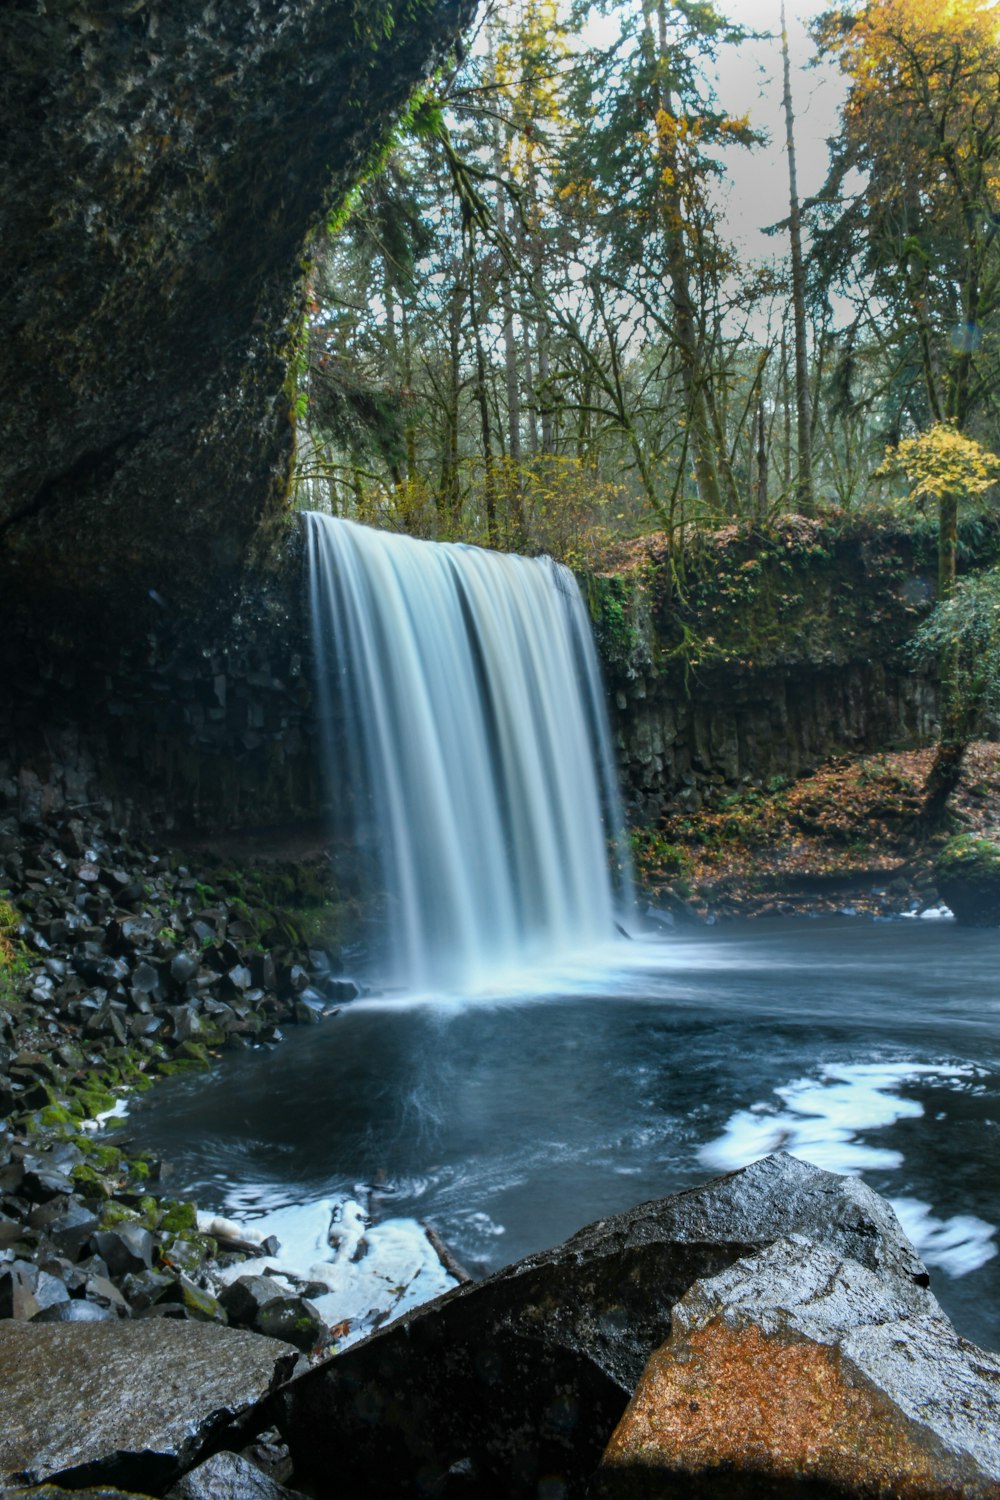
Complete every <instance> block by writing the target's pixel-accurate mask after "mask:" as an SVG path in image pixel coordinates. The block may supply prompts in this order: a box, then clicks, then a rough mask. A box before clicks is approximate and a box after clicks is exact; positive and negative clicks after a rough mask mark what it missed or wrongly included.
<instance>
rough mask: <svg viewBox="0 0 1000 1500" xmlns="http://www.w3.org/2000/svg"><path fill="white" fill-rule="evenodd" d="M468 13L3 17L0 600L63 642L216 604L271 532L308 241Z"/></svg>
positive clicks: (126, 1)
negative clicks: (266, 529)
mask: <svg viewBox="0 0 1000 1500" xmlns="http://www.w3.org/2000/svg"><path fill="white" fill-rule="evenodd" d="M473 10H474V6H473V5H472V4H471V3H470V0H412V3H411V0H406V3H404V0H268V3H265V0H226V3H225V4H220V5H213V4H206V3H205V0H169V3H167V0H151V3H148V4H143V5H136V4H134V3H132V0H102V3H97V0H84V3H82V4H79V3H76V0H72V3H71V0H49V3H48V4H46V5H44V6H39V5H38V4H36V3H35V0H10V3H8V4H6V5H5V6H4V7H3V12H2V17H0V77H2V79H3V87H2V89H0V135H2V138H3V141H4V152H3V166H2V174H3V182H2V194H0V200H2V204H3V220H2V233H0V243H2V245H3V261H2V275H0V335H2V337H0V455H2V460H0V539H2V546H0V556H2V564H0V598H3V599H4V601H5V604H8V605H9V604H10V603H12V602H14V601H15V600H20V601H21V604H22V605H23V606H24V607H25V608H27V609H31V610H32V611H33V612H34V618H35V620H36V622H41V621H42V620H43V619H44V615H45V613H46V612H48V614H49V616H50V619H51V620H52V623H53V625H54V627H55V629H56V630H57V631H58V630H59V628H60V627H61V628H62V629H63V631H64V632H65V634H66V636H67V639H69V637H70V630H69V626H70V621H71V620H72V622H73V627H74V629H75V630H76V631H79V630H80V629H81V627H82V628H83V632H84V634H85V636H86V637H88V638H90V639H91V640H93V639H95V638H99V637H100V636H101V635H102V633H104V632H108V633H110V632H111V630H112V629H113V625H112V621H113V620H117V621H119V622H120V623H121V624H122V625H123V626H124V627H125V629H126V630H127V631H128V633H129V634H130V635H135V634H136V633H137V630H138V628H139V623H138V622H139V620H140V619H141V618H142V617H143V616H147V617H149V616H152V615H156V614H157V613H158V612H159V613H160V614H161V615H162V614H163V613H164V611H167V612H173V611H176V610H177V609H178V607H179V606H181V605H184V604H187V603H190V602H191V601H195V602H201V603H205V601H206V600H209V599H212V598H215V599H218V598H219V597H220V593H221V594H222V595H225V594H226V592H227V591H226V588H225V581H226V580H227V579H230V580H231V579H233V578H234V577H235V575H236V574H237V572H238V570H239V568H240V566H241V564H242V563H243V562H244V561H245V559H246V556H247V552H248V547H249V544H250V542H251V539H252V538H253V537H254V536H255V534H259V532H260V528H261V526H262V524H265V523H267V522H268V520H270V521H271V522H272V523H273V522H274V520H275V518H276V517H278V516H280V514H281V511H282V507H283V505H284V502H285V497H286V494H287V489H288V481H289V469H290V463H291V454H292V441H293V433H292V421H291V416H290V413H291V408H292V403H293V399H294V392H293V391H292V389H291V387H290V381H289V365H290V359H291V354H292V348H293V339H294V330H295V328H296V326H297V323H298V321H299V319H300V317H301V312H302V305H303V292H302V282H303V275H302V272H303V256H304V252H305V248H306V244H307V240H308V237H309V235H310V234H311V232H312V231H313V230H314V229H315V227H316V226H317V225H318V224H319V223H321V222H322V220H323V219H324V217H325V215H326V214H327V212H328V211H329V209H330V207H331V206H332V205H333V204H335V203H337V202H338V201H340V200H342V199H343V198H344V196H345V194H346V193H347V192H348V191H349V189H350V188H351V187H352V186H353V185H354V184H355V183H356V182H357V181H358V179H359V177H360V175H361V173H362V171H363V169H364V167H365V165H366V163H368V162H369V161H370V159H371V157H372V155H373V153H374V152H375V151H376V150H377V149H378V147H379V145H380V143H381V141H382V140H384V138H385V137H386V135H387V133H388V131H389V130H390V128H391V127H392V125H393V124H394V122H395V120H396V119H397V118H398V115H399V113H400V112H401V110H402V109H403V107H404V106H405V104H406V101H407V99H408V96H409V94H410V92H411V90H412V89H413V88H414V86H415V85H416V84H417V83H418V82H420V80H421V79H423V78H425V77H426V76H427V75H428V74H429V73H430V72H431V71H432V70H433V67H434V64H435V62H436V61H437V60H439V59H441V58H442V56H443V55H444V53H445V52H446V51H447V49H448V48H449V47H450V46H451V44H452V43H453V41H454V39H455V36H456V33H457V31H458V29H459V27H460V26H461V25H462V24H463V23H465V22H466V21H468V20H469V19H470V18H471V14H472V12H473Z"/></svg>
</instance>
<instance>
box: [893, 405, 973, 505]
mask: <svg viewBox="0 0 1000 1500" xmlns="http://www.w3.org/2000/svg"><path fill="white" fill-rule="evenodd" d="M875 473H876V475H877V476H878V477H880V478H881V477H886V476H892V475H895V474H903V475H904V476H905V477H906V480H907V482H908V484H909V486H910V499H911V500H919V499H923V498H924V497H930V498H931V499H934V500H940V499H941V498H942V497H943V496H947V495H965V496H969V495H981V494H983V493H984V492H985V491H986V490H988V489H989V487H990V485H991V484H993V483H995V482H996V480H997V479H1000V458H998V457H997V455H996V454H995V453H991V452H990V450H989V449H988V448H984V447H983V445H982V444H981V443H977V442H976V440H975V439H974V438H969V437H964V436H963V435H962V433H960V432H957V431H956V430H955V428H954V427H949V426H948V425H947V424H945V423H941V422H939V423H937V424H936V425H935V426H934V427H929V428H928V429H927V431H926V432H922V433H920V435H919V436H918V437H913V438H904V439H903V441H902V442H901V443H900V444H899V446H898V447H896V448H889V449H887V450H886V456H885V459H884V460H883V462H882V463H881V464H880V465H879V467H878V468H877V469H876V470H875Z"/></svg>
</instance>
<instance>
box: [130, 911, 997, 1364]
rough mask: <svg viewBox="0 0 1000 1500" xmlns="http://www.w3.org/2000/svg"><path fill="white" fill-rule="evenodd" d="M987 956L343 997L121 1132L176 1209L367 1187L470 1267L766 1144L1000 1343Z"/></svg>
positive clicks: (910, 949) (385, 1214) (859, 940)
mask: <svg viewBox="0 0 1000 1500" xmlns="http://www.w3.org/2000/svg"><path fill="white" fill-rule="evenodd" d="M998 956H1000V933H996V932H974V931H962V930H960V929H957V928H956V927H955V926H954V925H953V924H951V923H944V922H939V923H902V922H900V923H872V922H868V921H865V920H861V919H859V920H857V921H848V920H834V919H829V920H827V919H823V920H816V921H805V920H799V921H781V922H778V921H775V922H758V923H756V924H752V925H751V924H745V925H739V924H733V925H732V926H729V927H715V928H713V929H710V930H707V931H697V932H695V933H692V934H686V935H684V936H682V937H679V938H675V939H674V938H668V939H665V940H663V941H662V942H660V943H649V942H646V943H641V944H640V943H631V944H625V943H622V944H620V945H616V946H615V948H614V949H613V950H610V951H609V950H604V951H603V952H601V953H598V954H590V955H586V957H585V958H584V959H581V962H580V964H579V966H578V968H577V969H576V970H575V972H568V971H567V970H566V969H565V968H564V969H563V970H561V971H560V973H559V974H552V973H548V974H545V973H540V972H539V973H536V974H535V975H534V976H532V978H531V979H526V980H525V981H524V982H522V983H519V984H511V985H505V988H504V991H503V993H502V994H493V995H490V994H489V993H485V994H480V995H479V996H477V997H475V998H474V999H469V998H465V997H456V996H443V995H441V996H422V997H409V998H405V997H393V998H391V999H388V998H387V999H373V1000H368V1001H364V1002H361V1003H358V1004H356V1005H354V1006H351V1007H349V1008H347V1009H345V1010H344V1011H342V1012H341V1014H340V1015H339V1016H337V1017H335V1018H333V1019H330V1020H328V1021H327V1022H326V1023H325V1024H324V1025H323V1026H322V1027H313V1028H309V1029H308V1030H303V1031H300V1032H297V1033H296V1034H295V1035H294V1036H291V1037H290V1038H289V1039H288V1041H287V1042H286V1043H285V1044H284V1045H283V1046H282V1047H280V1048H278V1049H277V1050H275V1051H273V1052H265V1051H257V1052H254V1053H251V1054H244V1055H239V1056H235V1057H232V1058H229V1059H227V1060H226V1061H225V1062H224V1063H223V1064H221V1065H220V1066H219V1067H218V1069H217V1070H216V1072H215V1076H214V1078H213V1079H212V1081H211V1086H208V1085H207V1083H206V1080H205V1078H204V1077H200V1078H197V1079H193V1080H192V1079H185V1080H181V1079H178V1080H171V1081H170V1082H169V1083H165V1084H163V1085H161V1086H159V1087H158V1088H157V1089H156V1090H154V1091H153V1094H152V1096H150V1097H148V1098H147V1099H145V1100H144V1101H143V1102H142V1103H141V1104H140V1105H138V1106H137V1107H136V1109H135V1112H134V1114H133V1116H132V1122H131V1123H132V1127H133V1134H134V1135H136V1136H137V1137H138V1138H139V1142H140V1143H141V1144H143V1145H145V1146H147V1147H148V1148H149V1149H155V1150H156V1151H157V1152H158V1153H160V1154H161V1155H164V1156H166V1157H167V1158H168V1159H170V1160H171V1161H173V1163H174V1164H175V1168H176V1174H175V1176H174V1178H173V1179H172V1180H171V1182H170V1184H169V1188H170V1191H171V1193H174V1194H177V1193H190V1194H192V1195H194V1196H196V1197H197V1198H198V1199H199V1201H201V1202H202V1203H203V1204H204V1205H205V1206H206V1207H210V1208H213V1209H221V1210H223V1211H226V1212H230V1213H233V1212H235V1213H241V1214H249V1215H250V1216H260V1215H263V1214H265V1213H273V1212H274V1211H276V1210H284V1211H286V1212H288V1211H289V1210H291V1211H295V1210H297V1209H298V1208H299V1207H300V1206H308V1205H310V1204H315V1203H317V1202H319V1201H320V1200H329V1201H330V1203H331V1204H334V1205H343V1204H344V1203H346V1202H347V1201H348V1200H354V1199H355V1198H356V1197H357V1196H358V1194H359V1191H361V1190H362V1189H363V1201H365V1203H366V1206H370V1209H371V1213H372V1215H373V1217H374V1218H375V1219H376V1220H377V1221H380V1227H386V1228H387V1227H388V1225H389V1224H390V1221H392V1222H394V1223H396V1225H397V1228H398V1231H399V1233H400V1234H402V1233H403V1232H404V1230H405V1229H406V1225H407V1221H409V1223H410V1225H411V1226H412V1229H413V1231H414V1233H415V1231H416V1221H418V1220H425V1221H429V1222H431V1223H433V1225H434V1226H435V1227H436V1229H437V1230H438V1231H439V1232H440V1234H441V1235H442V1237H443V1238H444V1240H445V1241H446V1242H447V1243H448V1244H449V1245H450V1246H451V1248H452V1249H453V1251H454V1252H455V1254H456V1256H457V1257H458V1259H459V1260H461V1261H464V1262H465V1263H466V1264H468V1265H469V1267H470V1269H472V1270H473V1271H478V1272H484V1271H488V1270H491V1269H494V1268H496V1267H498V1266H500V1265H502V1264H505V1263H507V1262H509V1261H511V1260H515V1259H517V1258H518V1257H519V1256H521V1255H523V1254H526V1253H527V1252H528V1251H531V1250H535V1249H540V1248H542V1247H544V1246H546V1245H550V1244H555V1243H557V1242H558V1241H559V1240H560V1239H562V1238H564V1237H565V1236H566V1235H568V1234H570V1233H572V1232H573V1231H574V1230H575V1229H578V1228H579V1227H580V1226H581V1225H583V1224H585V1223H587V1222H588V1221H589V1220H591V1219H595V1218H598V1217H600V1216H602V1215H604V1214H607V1213H611V1212H616V1211H619V1210H621V1209H624V1208H627V1207H629V1206H631V1205H632V1204H634V1203H638V1202H641V1201H643V1200H644V1199H648V1198H653V1197H660V1196H662V1195H663V1194H666V1193H670V1192H674V1191H677V1190H678V1189H680V1188H684V1187H689V1186H692V1185H693V1184H694V1183H696V1182H699V1181H702V1180H704V1178H705V1177H706V1176H708V1175H711V1173H713V1172H716V1171H722V1170H729V1169H731V1168H732V1167H735V1166H738V1165H742V1164H743V1163H744V1162H746V1161H750V1160H753V1159H754V1158H756V1157H757V1156H759V1155H761V1154H763V1153H765V1152H767V1151H770V1150H774V1149H776V1148H779V1147H782V1148H784V1149H787V1150H790V1151H792V1152H794V1153H795V1154H796V1155H799V1156H802V1157H803V1158H805V1159H806V1160H810V1161H814V1162H816V1163H817V1164H818V1165H820V1166H824V1167H827V1168H829V1169H831V1170H833V1171H848V1172H861V1173H863V1175H864V1177H865V1179H866V1181H868V1182H869V1183H870V1184H871V1185H872V1187H874V1188H875V1189H876V1190H877V1191H879V1192H881V1193H884V1194H885V1195H886V1196H888V1197H889V1198H890V1199H892V1201H893V1202H894V1204H895V1205H896V1208H897V1212H898V1213H899V1215H900V1218H901V1219H902V1221H903V1223H904V1225H905V1227H906V1229H907V1232H908V1233H909V1234H910V1236H911V1237H912V1238H913V1239H914V1242H915V1243H916V1244H917V1246H918V1248H919V1249H920V1251H921V1253H922V1254H923V1256H924V1258H925V1259H926V1260H927V1261H928V1263H929V1264H930V1265H931V1266H932V1268H933V1286H934V1290H935V1292H936V1293H937V1295H938V1297H939V1298H940V1300H941V1301H942V1303H943V1304H944V1306H945V1308H946V1310H947V1311H948V1312H949V1314H950V1316H951V1317H952V1318H953V1320H954V1321H955V1323H956V1325H957V1326H958V1328H959V1329H960V1331H961V1332H963V1333H965V1334H966V1335H967V1336H968V1337H970V1338H973V1339H975V1340H976V1341H977V1342H978V1343H982V1344H986V1345H991V1346H997V1345H1000V1260H998V1258H997V1257H996V1253H995V1251H996V1247H995V1234H996V1225H997V1223H998V1221H1000V1208H998V1204H997V1201H996V1199H997V1178H996V1168H995V1162H996V1159H997V1149H996V1148H997V1144H998V1139H1000V1137H998V1131H1000V1123H998V1122H1000V986H998V982H997V977H996V976H997V958H998ZM365 1195H367V1196H365ZM400 1226H402V1227H400ZM393 1232H396V1231H395V1230H394V1231H393ZM414 1253H416V1252H415V1251H414ZM421 1274H423V1273H421ZM427 1284H428V1285H429V1276H428V1283H427Z"/></svg>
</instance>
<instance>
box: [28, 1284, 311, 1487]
mask: <svg viewBox="0 0 1000 1500" xmlns="http://www.w3.org/2000/svg"><path fill="white" fill-rule="evenodd" d="M67 1305H68V1306H69V1307H85V1306H91V1307H92V1306H93V1304H87V1303H78V1302H70V1303H69V1304H67ZM113 1316H114V1315H113V1314H112V1317H113ZM297 1358H298V1354H297V1351H296V1350H294V1349H292V1348H290V1347H289V1346H288V1345H287V1344H279V1343H277V1342H276V1341H274V1340H270V1339H264V1338H260V1337H258V1336H257V1335H255V1334H250V1333H242V1332H239V1331H235V1330H231V1329H223V1328H218V1327H215V1326H213V1325H210V1324H203V1323H202V1324H200V1323H187V1322H173V1321H160V1320H158V1319H153V1320H142V1321H135V1322H133V1321H128V1322H122V1321H118V1320H116V1321H114V1322H101V1323H94V1324H86V1325H84V1324H79V1325H76V1326H69V1325H65V1324H63V1325H59V1324H56V1325H49V1324H42V1325H40V1324H38V1323H37V1322H36V1323H30V1324H25V1323H15V1322H6V1323H0V1388H2V1389H3V1391H4V1421H3V1424H2V1427H0V1488H2V1487H3V1486H5V1485H16V1484H22V1485H23V1484H41V1483H43V1482H45V1481H51V1482H53V1483H63V1484H65V1485H67V1486H68V1487H70V1488H73V1489H78V1488H80V1487H82V1486H83V1485H84V1484H87V1483H89V1484H101V1483H108V1484H117V1485H119V1486H121V1487H122V1488H123V1489H135V1490H139V1491H148V1492H151V1493H154V1494H162V1493H163V1491H164V1490H165V1489H166V1488H168V1486H169V1485H170V1484H172V1483H174V1482H175V1480H176V1479H178V1478H179V1477H180V1476H181V1474H183V1473H184V1472H186V1471H187V1470H188V1469H190V1468H191V1467H193V1466H194V1465H195V1464H196V1463H198V1462H199V1461H200V1459H201V1458H202V1457H203V1456H204V1455H205V1450H206V1449H214V1448H217V1447H219V1446H220V1445H221V1446H225V1436H224V1435H225V1434H227V1433H232V1434H233V1435H234V1436H235V1437H236V1438H238V1439H240V1441H236V1442H234V1443H231V1446H236V1447H239V1446H242V1444H243V1442H245V1441H246V1439H247V1436H249V1435H252V1433H253V1432H254V1431H256V1430H258V1423H259V1418H258V1411H259V1406H260V1402H261V1401H262V1398H263V1397H265V1396H266V1395H267V1393H268V1392H269V1391H270V1390H271V1389H272V1387H273V1386H275V1385H276V1384H277V1383H278V1382H279V1381H281V1380H283V1379H285V1378H287V1376H288V1375H289V1374H290V1373H291V1371H292V1369H293V1367H294V1365H295V1361H296V1360H297ZM259 1425H264V1424H263V1423H262V1422H260V1423H259Z"/></svg>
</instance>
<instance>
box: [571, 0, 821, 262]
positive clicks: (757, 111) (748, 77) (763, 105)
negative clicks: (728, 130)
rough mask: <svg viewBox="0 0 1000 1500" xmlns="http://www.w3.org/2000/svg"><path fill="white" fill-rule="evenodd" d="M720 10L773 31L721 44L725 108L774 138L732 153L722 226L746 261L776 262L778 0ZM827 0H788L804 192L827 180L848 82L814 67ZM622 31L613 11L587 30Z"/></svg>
mask: <svg viewBox="0 0 1000 1500" xmlns="http://www.w3.org/2000/svg"><path fill="white" fill-rule="evenodd" d="M717 3H718V9H719V10H720V11H721V13H722V14H723V15H725V16H728V17H729V18H730V19H731V20H733V21H739V22H740V23H741V24H742V25H743V26H745V27H746V28H747V29H748V30H750V31H757V32H765V33H766V32H771V33H773V36H772V38H771V39H770V40H767V41H761V42H745V43H743V44H741V45H740V46H739V47H726V48H723V49H722V51H721V54H720V58H719V68H718V78H717V88H718V94H719V101H720V103H721V105H722V106H723V108H725V109H726V110H727V111H728V113H729V114H731V115H733V116H736V117H738V116H740V115H742V114H749V115H750V120H751V124H752V125H754V126H755V128H757V129H758V130H761V131H763V132H765V133H766V134H767V135H768V136H769V138H770V143H769V144H768V145H765V146H761V147H759V148H758V149H757V150H755V151H752V152H749V151H746V150H742V149H734V150H733V151H732V152H731V153H730V154H729V158H728V166H729V172H730V178H731V182H730V183H729V185H728V190H727V191H726V194H725V213H724V226H723V227H724V230H725V232H726V234H727V237H728V238H729V239H730V240H731V241H733V242H734V243H735V244H736V245H737V246H738V248H739V249H740V250H741V251H742V252H743V254H744V256H745V257H746V258H747V259H749V260H773V259H775V258H780V257H781V256H782V255H783V254H784V253H785V248H786V247H785V244H784V240H783V238H782V237H781V236H776V237H774V238H771V237H769V236H767V235H765V234H764V233H763V229H764V226H766V225H768V224H775V223H777V222H778V221H779V220H781V219H784V218H785V217H786V216H787V214H788V165H787V162H786V157H785V122H784V116H783V113H782V108H781V96H782V74H781V44H780V36H781V0H717ZM829 5H830V0H786V14H787V21H788V43H789V56H790V58H791V63H792V107H793V112H794V114H795V117H796V125H795V142H796V144H795V154H796V166H797V170H798V184H799V197H800V199H801V198H807V197H809V195H810V194H812V193H815V192H816V191H818V189H819V188H820V187H822V185H823V182H824V181H825V179H826V170H827V161H828V153H827V147H826V141H827V138H828V137H829V136H830V135H832V134H833V133H834V131H835V129H836V123H837V112H838V108H839V105H840V102H841V99H842V97H843V85H842V83H841V79H840V75H839V73H838V72H837V70H836V69H834V68H831V67H830V66H829V65H828V64H820V65H815V64H814V65H812V66H810V63H811V62H812V59H813V56H814V48H813V44H812V41H811V40H810V37H809V31H808V27H809V23H810V22H811V21H812V20H814V19H815V18H816V17H817V16H818V15H820V13H821V12H822V11H824V10H826V9H828V8H829ZM617 32H618V21H617V19H616V17H615V15H614V12H612V13H611V14H610V15H608V16H605V17H597V16H595V17H594V18H593V19H592V21H591V22H590V23H589V25H588V28H587V31H586V32H585V35H590V36H591V37H592V38H593V39H594V40H596V41H601V40H602V39H603V37H604V36H605V35H606V37H607V40H609V41H610V40H611V39H612V38H613V37H614V36H616V35H617Z"/></svg>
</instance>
